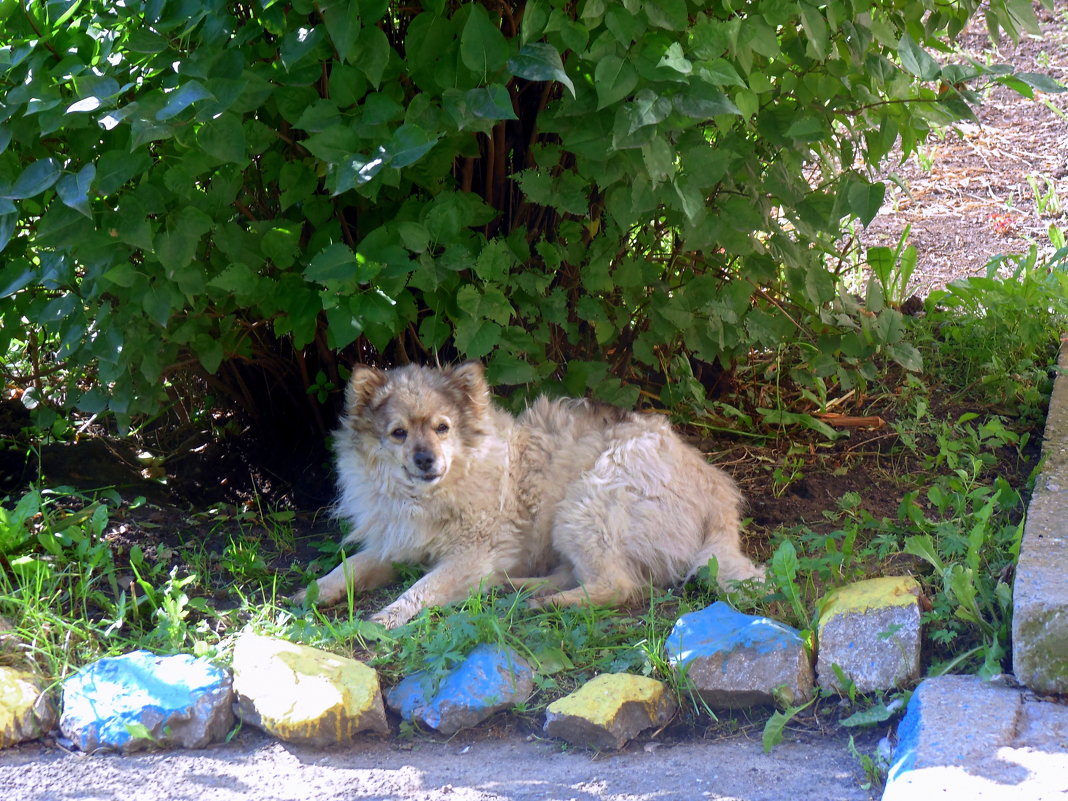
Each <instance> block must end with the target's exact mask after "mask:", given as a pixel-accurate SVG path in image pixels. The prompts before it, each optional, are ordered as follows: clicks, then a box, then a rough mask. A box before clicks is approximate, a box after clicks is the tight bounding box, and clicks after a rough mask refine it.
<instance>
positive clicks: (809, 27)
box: [800, 2, 829, 59]
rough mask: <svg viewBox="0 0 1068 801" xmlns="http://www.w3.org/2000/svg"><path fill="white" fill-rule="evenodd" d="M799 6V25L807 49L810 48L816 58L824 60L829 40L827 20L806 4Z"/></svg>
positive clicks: (816, 9) (813, 7) (818, 11)
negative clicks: (803, 30) (802, 31)
mask: <svg viewBox="0 0 1068 801" xmlns="http://www.w3.org/2000/svg"><path fill="white" fill-rule="evenodd" d="M800 6H801V9H800V10H801V25H802V27H803V28H804V29H805V36H806V37H807V39H808V45H809V48H811V50H812V53H813V55H815V57H816V58H818V59H823V58H826V57H827V45H828V40H829V30H828V28H827V20H826V19H825V18H824V16H823V14H822V13H821V12H820V10H819V9H818V8H816V7H815V6H810V5H809V4H808V3H804V2H802V3H801V4H800Z"/></svg>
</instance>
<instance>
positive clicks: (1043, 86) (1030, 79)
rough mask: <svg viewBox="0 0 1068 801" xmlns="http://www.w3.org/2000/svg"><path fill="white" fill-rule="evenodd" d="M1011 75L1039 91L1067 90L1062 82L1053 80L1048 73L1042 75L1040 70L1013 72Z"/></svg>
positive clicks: (1054, 91) (1056, 91) (1052, 92)
mask: <svg viewBox="0 0 1068 801" xmlns="http://www.w3.org/2000/svg"><path fill="white" fill-rule="evenodd" d="M1012 77H1014V78H1017V79H1019V80H1020V81H1023V82H1024V83H1025V84H1027V85H1028V86H1030V87H1031V88H1032V89H1037V90H1038V91H1040V92H1049V93H1051V94H1056V93H1060V92H1064V91H1068V87H1065V85H1064V84H1063V83H1061V82H1060V81H1057V80H1054V79H1053V78H1051V77H1050V76H1049V75H1044V74H1042V73H1041V72H1017V73H1014V74H1013V76H1012Z"/></svg>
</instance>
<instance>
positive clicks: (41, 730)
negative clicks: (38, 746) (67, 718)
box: [0, 666, 56, 748]
mask: <svg viewBox="0 0 1068 801" xmlns="http://www.w3.org/2000/svg"><path fill="white" fill-rule="evenodd" d="M41 690H42V688H41V683H40V680H39V679H38V678H37V677H36V676H34V675H33V674H32V673H27V672H26V671H23V670H17V669H16V668H13V667H2V666H0V748H7V747H8V746H9V745H15V743H21V742H24V741H25V740H34V739H36V738H38V737H40V736H41V735H43V734H46V733H47V732H48V731H49V729H51V728H52V726H53V725H55V722H56V711H55V706H54V705H53V704H52V702H51V700H50V699H49V698H48V696H47V695H44V694H43V693H42V691H41Z"/></svg>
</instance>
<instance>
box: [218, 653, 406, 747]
mask: <svg viewBox="0 0 1068 801" xmlns="http://www.w3.org/2000/svg"><path fill="white" fill-rule="evenodd" d="M233 670H234V693H235V694H236V696H237V704H236V707H235V711H236V712H237V716H238V717H239V718H241V719H242V720H243V721H245V722H246V723H250V724H251V725H253V726H256V727H257V728H260V729H263V730H264V731H266V732H267V733H269V734H272V735H274V736H275V737H277V738H278V739H280V740H286V741H289V742H300V743H310V744H313V745H337V744H342V743H347V742H351V740H352V738H353V736H355V735H356V734H358V733H359V732H365V731H370V732H387V731H389V726H388V725H387V723H386V713H385V709H384V708H383V706H382V692H381V690H380V688H379V684H378V674H377V673H376V672H375V671H374V670H373V669H372V668H370V667H368V666H367V665H365V664H363V663H362V662H357V661H356V660H355V659H349V658H347V657H344V656H338V655H337V654H332V653H329V652H327V651H322V650H319V649H318V648H311V647H309V646H307V645H299V644H297V643H291V642H286V641H285V640H278V639H274V638H272V637H261V636H259V635H256V634H245V635H242V636H241V638H240V639H238V641H237V643H236V644H235V645H234V659H233Z"/></svg>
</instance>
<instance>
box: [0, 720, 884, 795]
mask: <svg viewBox="0 0 1068 801" xmlns="http://www.w3.org/2000/svg"><path fill="white" fill-rule="evenodd" d="M857 747H858V748H860V749H861V750H863V751H865V752H866V753H867V752H870V751H871V750H872V747H873V744H871V743H867V742H865V741H864V740H863V739H861V741H859V742H858V743H857ZM864 781H865V778H864V775H863V772H862V771H861V770H860V769H859V767H858V765H857V762H856V761H855V760H854V759H853V758H852V757H851V756H850V755H849V749H848V738H845V737H842V736H841V735H837V736H827V737H817V736H811V735H800V736H797V737H794V738H788V739H787V740H786V742H784V743H783V744H782V745H780V746H779V747H777V748H776V749H775V750H774V751H773V752H772V753H771V754H770V755H769V754H765V753H764V752H763V749H762V748H761V745H760V737H759V734H757V735H755V736H754V735H749V736H741V735H740V736H735V737H733V738H729V739H717V740H709V741H702V740H689V741H686V742H678V743H673V744H665V745H659V744H657V743H655V742H648V743H644V744H640V743H635V744H632V745H630V746H628V747H627V748H626V749H624V750H623V751H621V752H619V753H615V754H610V755H601V756H591V755H589V754H586V753H582V752H571V751H566V750H563V749H561V748H560V745H559V744H558V743H552V742H546V741H542V740H536V739H529V738H519V737H503V738H502V737H500V736H498V735H496V734H494V733H493V732H489V733H488V734H487V733H486V732H485V731H483V730H482V729H481V728H480V729H478V730H475V731H468V732H461V733H460V734H458V735H456V737H454V738H452V739H450V740H449V741H447V742H439V741H434V740H416V741H399V742H398V741H395V740H392V741H387V740H379V739H375V738H370V737H361V738H359V739H358V740H357V741H356V742H355V743H354V744H353V745H352V747H349V748H344V749H323V748H310V747H304V746H295V745H291V744H286V743H281V742H278V741H277V740H272V739H270V738H268V737H266V736H265V735H261V734H258V733H255V732H243V733H242V734H241V735H239V736H238V738H236V740H235V741H234V742H233V743H231V744H229V745H226V746H215V747H212V748H207V749H204V750H202V751H172V752H167V753H165V754H143V755H133V756H128V757H118V756H88V757H87V756H85V755H82V754H71V753H65V752H63V751H59V750H57V749H48V748H43V747H41V746H39V745H26V746H20V747H16V748H13V749H8V750H5V751H2V752H0V794H2V795H3V797H4V798H7V799H11V801H16V799H17V801H61V799H67V798H72V799H73V798H78V799H91V800H92V801H97V800H99V801H103V799H116V800H117V799H122V801H159V800H160V799H166V801H187V800H188V801H200V799H206V798H210V799H212V801H230V799H247V798H255V799H257V801H298V800H299V801H304V800H305V799H313V800H314V801H334V800H335V799H336V801H342V799H346V800H347V799H376V800H380V801H386V799H389V800H390V801H393V799H418V800H419V801H499V800H501V799H510V800H511V801H630V800H631V799H634V800H635V801H636V800H637V799H652V798H655V799H657V800H658V801H699V799H712V800H713V801H717V800H718V801H730V800H731V799H746V801H782V799H784V798H789V799H793V801H870V799H873V798H876V797H877V796H876V795H875V794H874V793H873V792H871V791H870V790H867V789H864V788H863V787H862V786H861V785H862V784H863V783H864Z"/></svg>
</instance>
